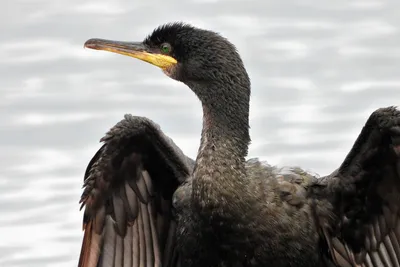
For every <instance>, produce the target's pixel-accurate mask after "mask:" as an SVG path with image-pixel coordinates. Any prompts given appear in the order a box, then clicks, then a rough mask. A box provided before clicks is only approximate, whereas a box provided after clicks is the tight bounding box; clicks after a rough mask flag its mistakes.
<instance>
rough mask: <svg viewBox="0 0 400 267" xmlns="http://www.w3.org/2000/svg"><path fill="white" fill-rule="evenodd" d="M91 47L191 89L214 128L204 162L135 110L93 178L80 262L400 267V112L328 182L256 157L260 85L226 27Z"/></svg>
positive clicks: (372, 127)
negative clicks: (253, 128)
mask: <svg viewBox="0 0 400 267" xmlns="http://www.w3.org/2000/svg"><path fill="white" fill-rule="evenodd" d="M84 46H85V47H86V48H89V49H94V50H103V51H108V52H112V53H117V54H121V55H125V56H129V57H133V58H136V59H139V60H141V61H144V62H147V63H150V64H152V65H154V66H156V67H159V68H160V69H161V70H162V72H163V73H164V74H165V75H167V76H168V77H170V78H172V79H173V80H175V81H177V82H181V83H183V84H185V85H186V86H187V87H188V88H190V89H191V90H192V91H193V93H194V95H195V96H196V97H197V98H198V99H199V101H200V102H201V106H202V111H203V125H202V131H201V140H200V146H199V149H198V154H197V156H196V159H195V160H194V159H191V158H190V157H188V156H186V155H185V154H184V153H183V152H182V150H181V149H180V148H179V147H178V146H177V145H176V144H175V143H174V141H173V140H172V139H171V138H170V137H169V136H166V135H165V134H164V133H163V131H162V130H161V128H160V126H159V125H158V124H157V123H155V122H153V121H152V120H151V119H149V118H146V117H141V116H133V115H131V114H127V115H125V117H124V118H123V119H122V120H121V121H119V122H118V123H117V124H116V125H115V126H113V127H111V128H110V130H109V131H108V132H107V133H106V134H105V135H104V137H102V138H101V140H100V141H101V143H102V145H101V147H100V149H99V150H98V151H97V153H96V154H95V155H94V156H93V158H92V159H91V161H90V162H89V164H88V166H87V168H86V171H85V174H84V184H83V193H82V196H81V199H80V204H81V209H82V208H84V213H83V238H82V246H81V253H80V256H79V262H78V266H79V267H89V266H90V267H94V266H98V267H104V266H114V267H123V266H124V267H128V266H129V267H139V266H140V267H143V266H146V267H205V266H207V267H227V266H233V267H261V266H269V267H292V266H297V267H303V266H304V267H305V266H307V267H334V266H336V267H352V266H353V267H355V266H357V267H361V266H363V267H380V266H384V267H399V266H400V217H399V216H400V209H399V207H400V111H399V110H398V109H397V107H395V106H389V107H382V108H379V109H376V110H374V111H373V112H371V114H370V115H369V117H368V118H367V120H366V122H365V124H364V126H363V127H362V129H361V130H360V133H359V135H358V137H357V138H356V140H355V142H354V145H353V146H352V147H351V149H350V151H349V152H348V154H347V155H346V157H345V158H344V159H343V161H342V163H341V164H340V165H339V166H338V167H337V168H336V169H335V170H334V171H332V173H330V174H329V175H326V176H322V177H320V176H318V175H315V174H311V173H309V172H306V171H304V170H303V169H301V168H298V167H287V168H279V167H277V166H272V165H269V164H268V163H267V162H264V161H261V160H259V159H258V158H250V159H248V148H249V145H250V141H251V139H250V134H249V104H250V94H251V82H250V78H249V75H248V73H247V71H246V68H245V66H244V62H243V60H242V59H241V56H240V54H239V52H238V49H237V48H236V47H235V45H234V44H232V43H231V42H230V41H229V40H228V39H226V38H225V37H223V36H222V35H221V34H220V33H218V32H215V31H211V30H207V29H202V28H198V27H195V26H193V25H191V24H188V23H184V22H169V23H165V24H163V25H160V26H158V27H156V28H155V29H154V30H153V31H152V32H151V33H150V34H149V35H148V36H146V37H145V38H144V40H143V41H140V42H130V41H114V40H106V39H99V38H92V39H89V40H87V41H86V42H85V45H84ZM182 112H184V111H183V110H182ZM338 130H339V129H338Z"/></svg>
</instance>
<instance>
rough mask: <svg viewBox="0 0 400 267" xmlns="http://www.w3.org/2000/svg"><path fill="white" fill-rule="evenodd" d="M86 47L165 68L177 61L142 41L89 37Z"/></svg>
mask: <svg viewBox="0 0 400 267" xmlns="http://www.w3.org/2000/svg"><path fill="white" fill-rule="evenodd" d="M85 47H87V48H90V49H96V50H105V51H109V52H113V53H117V54H121V55H125V56H130V57H134V58H137V59H140V60H143V61H146V62H148V63H150V64H153V65H155V66H157V67H159V68H161V69H163V70H165V69H168V68H170V67H172V66H173V65H175V64H176V63H177V61H176V59H175V58H173V57H171V56H167V55H163V54H160V53H157V52H153V51H151V50H150V49H149V48H148V47H147V46H146V45H144V44H143V43H140V42H120V41H112V40H104V39H89V40H87V41H86V42H85Z"/></svg>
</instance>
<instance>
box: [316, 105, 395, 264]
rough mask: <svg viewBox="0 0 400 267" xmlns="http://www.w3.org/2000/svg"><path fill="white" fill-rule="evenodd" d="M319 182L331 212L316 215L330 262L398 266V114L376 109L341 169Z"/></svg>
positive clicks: (391, 110)
mask: <svg viewBox="0 0 400 267" xmlns="http://www.w3.org/2000/svg"><path fill="white" fill-rule="evenodd" d="M321 184H324V185H325V186H326V188H327V190H328V191H329V192H330V194H328V195H330V196H331V197H332V198H331V199H330V201H329V203H324V204H323V205H325V208H328V206H330V205H331V207H332V213H333V214H330V215H327V214H324V215H323V213H324V211H323V209H320V218H319V219H320V220H321V221H320V222H319V223H320V226H321V228H322V232H323V236H324V238H325V241H326V244H327V248H328V250H329V254H330V255H329V256H330V258H331V261H332V262H333V263H334V265H330V266H341V267H351V266H367V267H392V266H393V267H399V266H400V112H399V111H398V110H397V109H395V108H394V107H389V108H383V109H378V110H377V111H375V112H374V113H373V114H372V115H371V116H370V118H369V119H368V121H367V123H366V125H365V127H364V128H363V130H362V131H361V134H360V135H359V137H358V139H357V141H356V142H355V144H354V146H353V148H352V150H351V151H350V153H349V154H348V156H347V157H346V159H345V161H344V162H343V164H342V165H341V167H340V168H339V169H338V170H337V171H335V173H333V174H332V175H331V176H330V177H325V178H322V181H321ZM321 199H322V198H321ZM321 201H322V200H321ZM322 203H323V202H322ZM324 216H325V221H324V219H322V217H324ZM329 216H331V219H327V218H328V217H329ZM329 256H328V257H329Z"/></svg>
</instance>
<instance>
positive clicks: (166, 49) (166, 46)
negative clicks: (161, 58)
mask: <svg viewBox="0 0 400 267" xmlns="http://www.w3.org/2000/svg"><path fill="white" fill-rule="evenodd" d="M161 52H162V53H163V54H169V53H170V52H171V45H170V44H168V43H163V44H162V45H161Z"/></svg>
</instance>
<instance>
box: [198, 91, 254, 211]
mask: <svg viewBox="0 0 400 267" xmlns="http://www.w3.org/2000/svg"><path fill="white" fill-rule="evenodd" d="M235 89H236V90H235ZM204 90H207V91H208V92H210V91H211V92H219V91H218V90H217V89H216V88H210V87H209V88H204ZM241 90H243V91H241ZM230 91H231V92H239V95H238V94H228V93H226V94H223V95H215V96H212V95H210V96H207V97H204V98H203V99H201V101H202V103H203V129H202V137H201V144H200V148H199V152H198V155H197V159H196V166H195V169H194V173H193V175H194V180H193V198H194V201H195V203H197V204H198V207H199V208H200V209H204V210H208V211H211V212H212V209H214V208H218V207H220V204H222V203H228V202H229V203H231V204H232V207H234V206H235V205H234V201H238V200H239V198H238V196H239V195H240V194H241V193H242V190H244V187H245V183H246V177H245V157H246V156H247V152H248V145H249V142H250V137H249V97H250V96H249V92H250V88H231V90H230ZM231 198H233V199H231Z"/></svg>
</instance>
